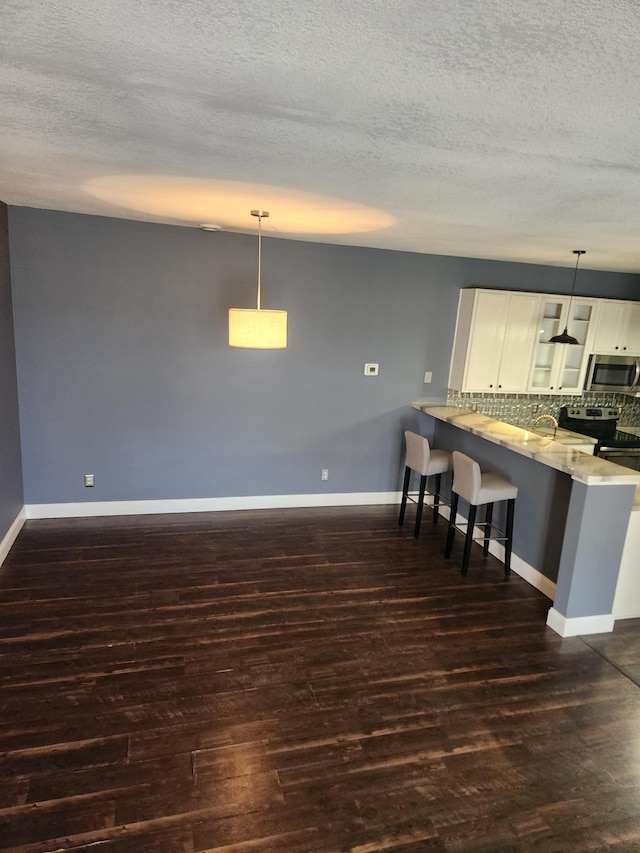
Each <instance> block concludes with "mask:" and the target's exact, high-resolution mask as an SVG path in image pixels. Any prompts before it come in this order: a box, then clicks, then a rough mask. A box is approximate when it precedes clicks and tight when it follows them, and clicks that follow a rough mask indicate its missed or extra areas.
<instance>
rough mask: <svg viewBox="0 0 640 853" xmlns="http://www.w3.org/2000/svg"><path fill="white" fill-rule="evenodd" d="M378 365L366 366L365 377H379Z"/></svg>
mask: <svg viewBox="0 0 640 853" xmlns="http://www.w3.org/2000/svg"><path fill="white" fill-rule="evenodd" d="M379 366H380V365H378V364H365V366H364V375H365V376H377V375H378V367H379Z"/></svg>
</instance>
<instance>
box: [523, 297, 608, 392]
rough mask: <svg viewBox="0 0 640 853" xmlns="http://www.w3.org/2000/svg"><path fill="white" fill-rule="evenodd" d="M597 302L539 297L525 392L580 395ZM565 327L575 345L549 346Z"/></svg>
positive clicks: (594, 326)
mask: <svg viewBox="0 0 640 853" xmlns="http://www.w3.org/2000/svg"><path fill="white" fill-rule="evenodd" d="M599 302H600V300H597V299H581V298H574V299H570V297H568V296H553V295H550V294H546V295H543V296H542V298H541V301H540V313H539V317H538V328H537V342H536V344H535V347H534V356H533V360H532V364H531V374H530V377H529V385H528V391H529V393H532V394H580V393H582V388H583V385H584V377H585V373H586V370H587V362H588V359H589V353H590V352H592V348H591V347H592V341H593V339H594V335H595V329H596V320H597V315H598V309H599ZM569 312H570V313H569ZM565 326H567V329H568V332H569V334H570V335H572V336H573V337H574V338H576V339H577V341H578V343H577V344H555V343H550V340H551V338H552V337H554V336H555V335H559V334H561V333H562V332H563V330H564V328H565Z"/></svg>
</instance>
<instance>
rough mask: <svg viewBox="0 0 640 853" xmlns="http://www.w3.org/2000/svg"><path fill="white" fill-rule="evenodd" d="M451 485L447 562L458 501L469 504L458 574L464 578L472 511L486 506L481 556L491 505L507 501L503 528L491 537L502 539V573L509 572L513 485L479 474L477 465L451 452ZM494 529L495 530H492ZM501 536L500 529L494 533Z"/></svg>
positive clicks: (515, 490)
mask: <svg viewBox="0 0 640 853" xmlns="http://www.w3.org/2000/svg"><path fill="white" fill-rule="evenodd" d="M452 456H453V485H452V487H451V515H450V516H449V529H448V530H447V544H446V546H445V551H444V556H445V559H449V557H450V556H451V549H452V547H453V536H454V532H455V530H456V525H455V520H456V512H457V510H458V498H459V497H461V498H462V499H463V500H465V501H467V503H468V504H469V517H468V519H467V531H466V536H465V540H464V554H463V557H462V574H463V575H466V574H467V570H468V568H469V555H470V553H471V543H472V542H473V526H474V524H475V520H476V509H477V508H478V507H479V506H482V505H483V504H484V505H486V510H485V518H484V523H483V524H482V525H481V526H483V527H484V536H483V537H482V539H483V543H484V544H483V548H482V550H483V553H484V554H485V556H486V555H487V554H488V553H489V540H490V539H491V529H492V523H491V522H492V519H493V505H494V503H498V501H507V529H506V531H504V535H503V536H495V537H493V538H494V539H501V540H504V573H505V575H509V574H510V573H511V548H512V540H513V512H514V509H515V504H516V495H517V494H518V487H517V486H514V485H513V483H510V482H509V481H508V480H505V479H504V477H501V476H500V475H499V474H492V473H489V472H486V471H485V472H484V473H483V472H481V471H480V466H479V465H478V463H477V462H476V461H475V460H474V459H471V458H470V457H469V456H466V455H465V454H464V453H460V451H459V450H454V451H453V454H452ZM496 530H498V528H496ZM498 532H499V533H502V531H501V530H498Z"/></svg>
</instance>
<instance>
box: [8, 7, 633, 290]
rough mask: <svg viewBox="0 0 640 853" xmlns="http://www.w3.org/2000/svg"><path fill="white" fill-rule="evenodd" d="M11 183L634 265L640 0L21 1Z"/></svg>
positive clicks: (478, 251) (21, 194) (28, 192)
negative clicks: (261, 212) (580, 253)
mask: <svg viewBox="0 0 640 853" xmlns="http://www.w3.org/2000/svg"><path fill="white" fill-rule="evenodd" d="M193 179H196V180H195V181H194V180H193ZM217 182H224V183H223V184H222V186H220V185H219V184H217ZM114 186H115V187H119V189H120V194H119V195H118V194H117V193H116V194H115V195H114V194H113V192H111V193H110V192H108V190H109V188H111V189H113V187H114ZM185 187H188V192H187V190H186V189H185ZM234 187H235V188H236V189H237V190H238V191H239V190H243V191H244V194H243V193H242V192H239V195H238V198H237V199H234V197H233V193H234ZM254 187H255V198H254V199H253V201H252V202H251V203H250V204H249V205H248V206H247V210H246V223H243V222H242V221H239V219H238V214H237V209H240V210H242V205H244V204H245V199H246V198H250V197H251V196H252V194H253V188H254ZM96 188H97V191H96ZM105 188H106V190H105ZM229 188H231V189H229ZM189 192H190V193H194V192H195V195H189V194H188V193H189ZM315 196H320V198H319V199H317V201H316V202H314V201H313V197H315ZM0 199H2V200H3V201H5V202H7V203H9V204H13V205H29V206H33V207H43V208H52V209H57V210H68V211H79V212H82V213H93V214H102V215H106V216H116V217H123V218H128V219H144V220H150V221H159V222H169V223H176V224H181V225H194V224H197V223H198V222H202V221H206V222H212V223H217V224H220V225H221V226H222V227H223V228H229V229H231V230H241V231H255V220H252V219H251V217H250V215H249V210H250V209H251V208H252V207H261V208H264V209H267V210H270V212H271V217H270V219H269V220H266V221H265V222H264V230H265V233H268V232H271V233H273V234H280V235H282V236H292V237H299V238H300V239H305V240H319V241H322V242H333V243H345V244H350V245H362V246H376V247H381V248H388V249H400V250H408V251H415V252H429V253H435V254H453V255H462V256H468V257H482V258H498V259H509V260H518V261H531V262H538V263H550V264H558V265H566V266H572V265H573V255H572V254H571V250H572V249H574V248H583V249H586V250H587V255H586V256H585V258H584V261H583V264H581V266H584V267H591V268H601V269H612V270H628V271H632V272H637V273H638V272H640V234H639V229H638V225H639V223H640V4H639V3H638V2H637V0H560V2H559V0H389V2H386V3H382V2H379V0H269V2H265V3H263V4H260V3H258V2H256V0H252V2H247V0H135V2H131V0H117V2H116V0H4V3H3V4H2V21H1V24H0ZM301 200H302V201H304V205H305V206H306V207H305V210H306V212H307V214H308V213H309V210H314V209H315V207H314V205H316V206H317V209H318V211H319V214H320V215H319V219H321V220H322V223H323V225H322V227H321V224H320V223H319V224H318V225H317V227H316V226H315V225H314V223H313V217H311V219H309V216H308V215H307V218H306V219H305V221H304V227H302V225H301V227H300V228H296V224H295V223H296V216H297V215H298V214H299V217H300V222H301V223H302V220H303V218H304V217H303V210H302V208H301V209H300V210H299V209H298V207H297V205H298V204H299V203H300V202H301ZM234 202H235V207H234ZM234 210H235V212H234ZM336 210H337V211H340V212H341V213H344V212H345V211H349V212H350V214H351V215H352V219H351V220H349V217H348V216H346V217H345V216H342V217H338V216H336V217H335V219H332V217H333V216H334V212H335V211H336ZM279 216H280V225H279V222H278V218H279ZM240 219H241V216H240ZM332 221H333V222H334V223H335V224H334V226H333V228H334V231H335V232H337V233H332V227H331V226H330V225H329V227H327V222H332ZM314 228H315V230H314ZM366 229H373V230H366ZM212 239H215V237H214V236H212Z"/></svg>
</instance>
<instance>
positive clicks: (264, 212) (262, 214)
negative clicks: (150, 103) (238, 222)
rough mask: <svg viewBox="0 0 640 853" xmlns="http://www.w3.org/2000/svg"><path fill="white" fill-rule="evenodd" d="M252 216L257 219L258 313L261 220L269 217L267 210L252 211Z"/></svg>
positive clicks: (260, 276) (260, 274) (260, 271)
mask: <svg viewBox="0 0 640 853" xmlns="http://www.w3.org/2000/svg"><path fill="white" fill-rule="evenodd" d="M251 215H252V216H256V217H257V219H258V311H259V310H260V289H261V287H262V283H261V281H262V220H263V219H264V218H265V217H267V216H269V211H268V210H252V211H251Z"/></svg>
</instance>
